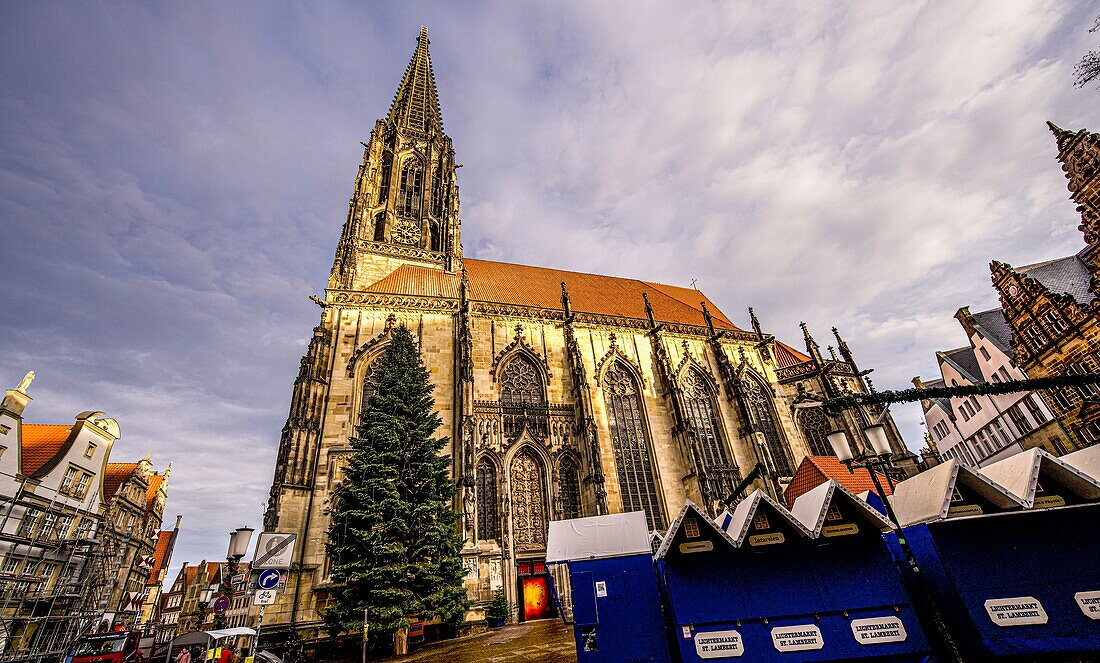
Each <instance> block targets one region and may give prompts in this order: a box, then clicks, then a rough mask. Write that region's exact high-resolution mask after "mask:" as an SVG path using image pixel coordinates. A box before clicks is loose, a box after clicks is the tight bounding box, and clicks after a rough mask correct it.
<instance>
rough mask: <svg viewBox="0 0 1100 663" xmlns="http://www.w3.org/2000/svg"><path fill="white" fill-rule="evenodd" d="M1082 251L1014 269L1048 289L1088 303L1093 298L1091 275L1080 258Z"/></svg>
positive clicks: (1080, 302) (1082, 302)
mask: <svg viewBox="0 0 1100 663" xmlns="http://www.w3.org/2000/svg"><path fill="white" fill-rule="evenodd" d="M1082 253H1084V251H1082V252H1081V253H1078V254H1077V255H1072V256H1067V257H1065V258H1056V259H1054V260H1047V261H1046V262H1038V263H1035V264H1034V265H1026V266H1024V267H1017V268H1016V271H1017V272H1020V273H1021V274H1026V275H1027V276H1030V277H1031V278H1033V279H1035V280H1036V281H1038V282H1039V283H1042V284H1043V285H1044V286H1046V287H1047V288H1048V289H1049V290H1052V291H1054V292H1061V293H1065V294H1067V295H1070V296H1071V297H1073V298H1074V299H1075V300H1077V303H1079V304H1088V303H1089V302H1091V301H1092V299H1093V297H1092V293H1090V292H1089V284H1090V283H1091V282H1092V277H1091V276H1090V275H1089V269H1088V267H1087V266H1086V265H1085V262H1084V260H1082V258H1081V254H1082Z"/></svg>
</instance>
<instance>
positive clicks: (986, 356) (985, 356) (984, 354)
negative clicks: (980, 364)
mask: <svg viewBox="0 0 1100 663" xmlns="http://www.w3.org/2000/svg"><path fill="white" fill-rule="evenodd" d="M978 352H980V353H982V358H983V359H985V360H986V361H989V360H990V359H993V357H992V356H990V354H989V350H986V349H985V346H984V345H980V346H978Z"/></svg>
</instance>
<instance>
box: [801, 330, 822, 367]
mask: <svg viewBox="0 0 1100 663" xmlns="http://www.w3.org/2000/svg"><path fill="white" fill-rule="evenodd" d="M798 326H799V327H801V328H802V338H803V340H805V341H806V352H809V353H810V356H811V357H812V358H813V360H814V361H816V362H817V363H818V364H819V365H820V364H821V363H822V361H823V359H822V357H821V347H820V346H819V345H818V344H817V341H815V340H814V337H813V335H812V334H810V328H809V327H808V326H807V325H806V323H805V322H800V323H798Z"/></svg>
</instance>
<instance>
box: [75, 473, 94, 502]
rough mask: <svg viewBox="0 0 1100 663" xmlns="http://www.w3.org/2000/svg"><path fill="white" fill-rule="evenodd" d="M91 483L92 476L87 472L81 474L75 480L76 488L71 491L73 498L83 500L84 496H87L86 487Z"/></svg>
mask: <svg viewBox="0 0 1100 663" xmlns="http://www.w3.org/2000/svg"><path fill="white" fill-rule="evenodd" d="M91 483H92V475H91V474H89V473H88V472H81V473H80V476H79V477H77V480H76V488H74V489H73V497H75V498H77V499H84V496H85V495H87V494H88V486H89V485H91Z"/></svg>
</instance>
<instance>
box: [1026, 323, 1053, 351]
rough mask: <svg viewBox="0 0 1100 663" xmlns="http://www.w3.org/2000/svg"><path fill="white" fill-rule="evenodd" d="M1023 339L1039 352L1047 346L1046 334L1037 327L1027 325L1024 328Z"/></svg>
mask: <svg viewBox="0 0 1100 663" xmlns="http://www.w3.org/2000/svg"><path fill="white" fill-rule="evenodd" d="M1024 338H1025V339H1026V340H1027V342H1028V344H1029V345H1031V347H1032V348H1033V349H1035V350H1039V349H1041V348H1042V347H1043V346H1044V345H1046V344H1047V337H1046V334H1044V333H1043V330H1042V329H1040V328H1039V325H1028V326H1027V327H1024Z"/></svg>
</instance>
